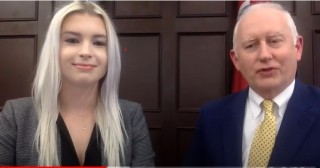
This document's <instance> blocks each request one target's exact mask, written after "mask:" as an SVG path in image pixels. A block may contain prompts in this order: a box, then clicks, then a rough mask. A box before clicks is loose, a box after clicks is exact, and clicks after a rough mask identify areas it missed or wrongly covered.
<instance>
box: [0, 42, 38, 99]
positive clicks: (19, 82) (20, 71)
mask: <svg viewBox="0 0 320 168" xmlns="http://www.w3.org/2000/svg"><path fill="white" fill-rule="evenodd" d="M36 41H37V39H36V36H0V51H1V53H2V55H1V60H0V61H1V66H0V76H1V82H0V88H1V96H0V105H3V104H4V102H5V101H6V100H8V99H13V98H18V97H26V96H30V94H31V83H32V78H33V72H34V67H35V64H36V56H35V55H36V51H37V46H36ZM5 88H6V89H5Z"/></svg>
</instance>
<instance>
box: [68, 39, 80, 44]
mask: <svg viewBox="0 0 320 168" xmlns="http://www.w3.org/2000/svg"><path fill="white" fill-rule="evenodd" d="M65 41H66V42H67V43H72V44H74V43H79V40H77V39H75V38H69V39H66V40H65Z"/></svg>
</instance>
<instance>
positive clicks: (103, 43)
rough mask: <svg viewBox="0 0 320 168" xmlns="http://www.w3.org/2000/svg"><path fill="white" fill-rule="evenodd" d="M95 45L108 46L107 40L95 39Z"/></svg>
mask: <svg viewBox="0 0 320 168" xmlns="http://www.w3.org/2000/svg"><path fill="white" fill-rule="evenodd" d="M93 44H94V45H97V46H106V42H104V41H95V42H93Z"/></svg>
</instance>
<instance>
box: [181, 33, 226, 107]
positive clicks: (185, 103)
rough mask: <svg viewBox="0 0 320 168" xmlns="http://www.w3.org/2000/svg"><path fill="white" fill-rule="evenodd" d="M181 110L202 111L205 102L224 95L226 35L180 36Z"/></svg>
mask: <svg viewBox="0 0 320 168" xmlns="http://www.w3.org/2000/svg"><path fill="white" fill-rule="evenodd" d="M178 39H179V41H178V42H179V46H178V48H179V55H178V56H179V61H178V63H179V70H178V71H179V74H178V78H179V79H178V86H177V88H178V94H177V95H178V97H177V99H178V111H195V112H197V111H199V108H200V107H201V106H202V105H203V103H204V102H206V101H208V100H211V99H217V98H219V97H222V96H223V95H225V86H226V82H227V80H226V76H227V75H226V62H227V61H226V59H228V58H229V57H226V54H227V53H226V36H225V34H218V33H217V34H180V35H179V38H178Z"/></svg>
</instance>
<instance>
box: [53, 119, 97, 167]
mask: <svg viewBox="0 0 320 168" xmlns="http://www.w3.org/2000/svg"><path fill="white" fill-rule="evenodd" d="M57 127H58V130H59V131H60V138H61V166H80V162H79V159H78V156H77V153H76V149H75V148H74V146H73V142H72V139H71V136H70V134H69V131H68V129H67V126H66V124H65V123H64V121H63V118H62V117H61V115H59V117H58V120H57ZM99 140H100V133H99V132H98V130H97V128H96V125H95V126H94V128H93V131H92V133H91V137H90V141H89V144H88V147H87V150H86V154H85V160H84V163H83V166H100V165H102V161H101V149H100V145H99Z"/></svg>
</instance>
